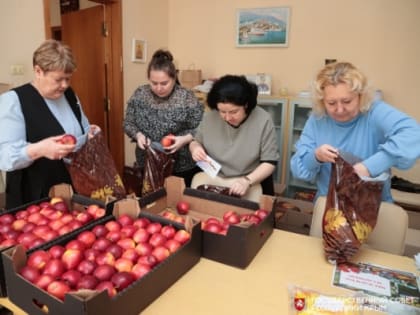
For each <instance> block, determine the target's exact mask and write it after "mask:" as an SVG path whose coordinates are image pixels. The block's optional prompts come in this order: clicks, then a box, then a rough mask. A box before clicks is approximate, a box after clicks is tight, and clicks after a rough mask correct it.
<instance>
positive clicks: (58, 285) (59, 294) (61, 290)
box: [47, 280, 70, 300]
mask: <svg viewBox="0 0 420 315" xmlns="http://www.w3.org/2000/svg"><path fill="white" fill-rule="evenodd" d="M69 291H70V287H69V286H68V284H67V283H66V282H64V281H60V280H55V281H53V282H51V283H50V284H49V285H48V287H47V292H48V293H49V294H51V295H54V296H55V297H56V298H58V299H60V300H64V296H65V294H66V293H67V292H69Z"/></svg>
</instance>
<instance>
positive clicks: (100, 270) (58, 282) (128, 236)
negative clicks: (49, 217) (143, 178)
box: [2, 198, 201, 315]
mask: <svg viewBox="0 0 420 315" xmlns="http://www.w3.org/2000/svg"><path fill="white" fill-rule="evenodd" d="M112 214H113V215H110V216H107V217H105V218H103V219H101V220H99V221H98V222H96V223H95V224H94V225H90V226H86V227H85V228H84V229H82V230H79V231H75V232H73V233H71V234H70V235H67V236H64V237H62V238H60V239H56V240H54V241H52V242H49V243H47V244H45V245H43V246H41V247H39V248H37V249H34V250H30V251H28V252H25V251H24V250H22V248H21V247H20V246H17V247H15V248H10V249H8V250H6V251H4V252H3V255H2V259H3V263H4V268H5V275H6V283H7V287H8V294H9V300H10V301H11V302H12V303H14V304H15V305H16V306H18V307H19V308H21V309H22V310H24V311H25V312H27V313H28V314H34V315H35V314H39V315H41V314H44V315H45V314H50V315H91V314H101V315H113V314H124V315H137V314H139V313H140V311H142V310H143V309H144V308H146V307H147V306H148V305H149V304H150V303H151V302H153V301H154V300H155V299H156V298H157V297H159V296H160V295H161V294H162V293H163V292H164V291H165V290H166V289H167V288H169V287H170V286H171V285H172V284H173V283H174V282H176V281H177V280H178V279H179V278H180V277H182V275H183V274H185V273H186V272H187V271H188V270H189V269H191V268H192V267H193V266H194V265H195V264H196V263H197V262H198V261H199V259H200V256H201V230H200V226H199V224H195V225H194V224H193V225H191V226H189V228H188V227H187V226H186V225H183V224H180V223H177V222H172V221H169V220H167V219H166V218H163V217H161V216H155V215H153V214H150V213H147V212H144V211H140V207H139V203H138V200H137V199H133V198H126V199H122V200H118V201H116V202H115V203H114V204H112ZM171 241H172V242H171ZM58 249H61V252H60V251H59V250H58ZM60 266H64V267H60ZM92 266H93V268H92ZM34 269H35V270H38V272H39V275H38V274H37V271H35V272H33V270H34ZM34 274H35V275H34ZM50 274H52V275H54V279H53V280H51V279H50V280H48V275H50ZM42 277H44V278H47V280H45V279H44V278H42ZM45 282H47V283H45ZM41 287H42V288H44V289H42V288H41Z"/></svg>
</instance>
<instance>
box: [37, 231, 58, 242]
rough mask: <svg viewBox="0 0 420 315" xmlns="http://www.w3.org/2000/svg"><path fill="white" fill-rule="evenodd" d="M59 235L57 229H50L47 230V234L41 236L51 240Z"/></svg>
mask: <svg viewBox="0 0 420 315" xmlns="http://www.w3.org/2000/svg"><path fill="white" fill-rule="evenodd" d="M58 236H59V234H58V232H57V231H54V230H50V231H47V232H45V234H44V235H43V236H42V237H41V238H42V239H43V240H44V241H46V242H47V241H51V240H53V239H55V238H57V237H58Z"/></svg>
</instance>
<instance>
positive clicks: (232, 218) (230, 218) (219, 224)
mask: <svg viewBox="0 0 420 315" xmlns="http://www.w3.org/2000/svg"><path fill="white" fill-rule="evenodd" d="M176 211H177V213H175V212H173V211H170V210H168V209H167V210H165V211H163V212H162V213H161V216H163V217H165V218H167V219H169V220H172V221H176V222H181V223H185V218H184V217H183V215H187V214H188V213H189V212H190V204H189V202H187V201H185V200H180V201H178V202H177V204H176ZM268 215H269V212H268V211H267V210H265V209H258V210H256V211H254V212H253V213H247V214H239V213H237V212H236V211H233V210H228V211H225V212H224V213H223V219H222V220H220V219H218V218H216V217H210V218H208V219H206V220H205V221H202V222H201V229H202V230H204V231H207V232H212V233H216V234H222V235H226V234H227V231H228V229H229V226H230V225H236V224H242V223H245V224H248V225H249V224H251V225H258V224H260V223H261V222H262V221H263V220H264V219H265V218H266V217H267V216H268Z"/></svg>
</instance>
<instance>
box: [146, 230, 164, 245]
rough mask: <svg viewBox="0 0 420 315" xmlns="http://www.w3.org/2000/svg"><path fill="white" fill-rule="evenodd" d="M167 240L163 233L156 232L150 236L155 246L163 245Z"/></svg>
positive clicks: (150, 240)
mask: <svg viewBox="0 0 420 315" xmlns="http://www.w3.org/2000/svg"><path fill="white" fill-rule="evenodd" d="M166 241H167V238H166V237H165V236H164V235H162V234H161V233H154V234H152V236H150V239H149V244H150V245H152V246H153V247H157V246H162V245H163V244H165V242H166Z"/></svg>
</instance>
